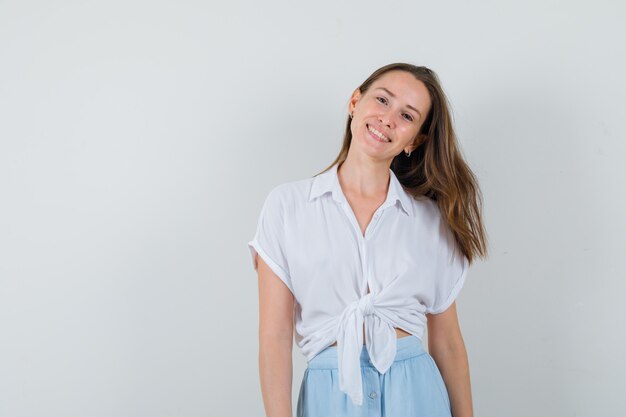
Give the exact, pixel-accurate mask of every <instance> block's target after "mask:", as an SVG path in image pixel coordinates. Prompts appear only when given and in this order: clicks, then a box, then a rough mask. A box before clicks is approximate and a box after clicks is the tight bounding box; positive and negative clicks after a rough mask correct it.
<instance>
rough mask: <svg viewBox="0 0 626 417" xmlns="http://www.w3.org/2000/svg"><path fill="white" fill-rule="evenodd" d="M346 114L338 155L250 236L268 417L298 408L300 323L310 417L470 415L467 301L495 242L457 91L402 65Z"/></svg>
mask: <svg viewBox="0 0 626 417" xmlns="http://www.w3.org/2000/svg"><path fill="white" fill-rule="evenodd" d="M348 113H349V115H348V120H347V126H346V132H345V137H344V141H343V147H342V149H341V151H340V153H339V155H338V156H337V158H336V159H335V161H334V162H333V163H332V164H331V165H330V167H328V168H326V169H325V170H324V171H322V172H321V173H319V174H317V175H316V176H314V177H312V178H307V179H304V180H298V181H292V182H287V183H283V184H280V185H278V186H276V187H274V188H273V189H272V190H271V191H270V192H269V194H268V196H267V197H266V199H265V202H264V204H263V208H262V210H261V214H260V218H259V221H258V226H257V231H256V234H255V236H254V238H253V239H252V240H251V241H250V242H248V247H249V249H250V253H251V255H252V263H253V266H254V268H255V270H257V272H258V278H259V310H260V320H259V371H260V381H261V390H262V394H263V401H264V405H265V412H266V415H267V416H268V417H288V416H289V417H290V416H291V415H292V404H291V387H292V356H291V355H292V346H293V345H292V343H293V338H294V327H295V341H296V344H297V345H298V347H299V348H300V349H301V350H302V353H303V354H304V355H305V356H306V358H307V363H308V366H307V368H306V370H305V373H304V377H303V379H302V383H301V385H300V392H299V397H298V404H297V415H298V417H331V416H332V417H341V416H397V417H419V416H424V417H439V416H441V417H444V416H448V417H449V416H451V415H453V416H454V417H472V416H473V411H472V399H471V389H470V375H469V365H468V359H467V353H466V350H465V345H464V342H463V338H462V336H461V331H460V328H459V323H458V318H457V313H456V305H455V299H456V297H457V295H458V293H459V291H460V290H461V287H462V286H463V283H464V281H465V278H466V276H467V271H468V268H469V265H470V264H471V262H472V261H473V260H474V259H475V258H476V256H481V257H485V256H486V253H487V249H486V248H487V245H486V237H485V231H484V228H483V223H482V220H481V206H482V197H481V195H480V190H479V188H478V184H477V181H476V179H475V177H474V175H473V174H472V172H471V171H470V169H469V168H468V166H467V164H466V163H465V162H464V161H463V159H462V157H461V153H460V151H459V149H458V145H457V142H456V137H455V133H454V130H453V126H452V118H451V115H450V112H449V110H448V105H447V100H446V97H445V95H444V93H443V90H442V88H441V86H440V83H439V81H438V78H437V76H436V74H435V73H434V72H433V71H431V70H430V69H428V68H426V67H417V66H414V65H410V64H405V63H396V64H390V65H386V66H384V67H382V68H380V69H378V70H376V71H375V72H374V73H373V74H372V75H370V77H369V78H367V80H365V81H364V82H363V84H361V85H360V86H359V87H358V88H357V89H356V90H355V91H354V93H353V94H352V97H351V99H350V102H349V108H348ZM257 255H258V256H257ZM294 322H295V326H294ZM426 329H427V330H428V351H426V350H425V349H424V346H423V344H422V339H423V336H424V333H425V331H426Z"/></svg>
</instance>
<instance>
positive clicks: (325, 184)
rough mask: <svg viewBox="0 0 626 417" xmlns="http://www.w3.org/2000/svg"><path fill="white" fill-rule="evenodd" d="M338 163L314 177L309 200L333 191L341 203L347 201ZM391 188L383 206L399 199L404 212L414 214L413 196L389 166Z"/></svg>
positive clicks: (334, 198) (333, 194)
mask: <svg viewBox="0 0 626 417" xmlns="http://www.w3.org/2000/svg"><path fill="white" fill-rule="evenodd" d="M337 168H338V164H335V165H333V166H332V168H330V169H329V170H328V171H326V172H322V173H321V174H319V175H317V176H315V177H313V184H312V186H311V191H310V193H309V201H313V200H314V199H315V198H317V197H319V196H320V195H322V194H324V193H327V192H331V193H332V197H333V200H335V201H337V202H338V203H340V204H344V203H347V200H346V197H345V195H344V194H343V191H342V189H341V186H340V185H339V178H338V176H337ZM389 178H390V181H389V189H388V191H387V199H386V200H385V202H384V203H383V204H382V206H381V207H382V208H385V207H388V206H391V205H394V204H395V203H396V200H397V201H400V205H401V206H402V209H403V210H404V212H405V213H406V214H407V215H409V216H411V215H413V206H412V204H411V196H410V195H409V194H408V193H407V192H406V191H405V190H404V187H402V184H400V181H398V178H396V174H395V173H394V172H393V170H392V169H391V168H389Z"/></svg>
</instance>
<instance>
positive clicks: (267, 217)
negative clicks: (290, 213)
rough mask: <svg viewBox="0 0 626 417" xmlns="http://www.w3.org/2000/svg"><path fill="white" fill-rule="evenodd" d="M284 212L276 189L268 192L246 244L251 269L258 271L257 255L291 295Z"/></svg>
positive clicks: (291, 286) (291, 287)
mask: <svg viewBox="0 0 626 417" xmlns="http://www.w3.org/2000/svg"><path fill="white" fill-rule="evenodd" d="M285 234H286V228H285V210H284V206H283V204H282V201H281V195H280V192H279V189H278V188H274V189H273V190H271V191H270V192H269V194H268V195H267V197H266V198H265V202H264V203H263V207H262V208H261V214H260V215H259V220H258V223H257V229H256V233H255V235H254V237H253V239H252V240H251V241H249V242H248V249H249V250H250V255H251V257H252V267H253V268H254V270H255V271H257V270H258V262H257V258H256V255H257V254H258V255H259V256H260V257H261V258H263V260H264V261H265V263H266V264H267V265H268V266H269V267H270V269H271V270H272V271H274V273H275V274H276V275H277V276H278V277H279V278H280V279H281V280H282V281H283V282H284V283H285V285H286V286H287V288H289V291H291V293H292V294H293V292H294V291H293V285H292V283H291V276H290V275H289V265H288V263H287V256H286V252H285Z"/></svg>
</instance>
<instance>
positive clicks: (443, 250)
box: [426, 223, 469, 314]
mask: <svg viewBox="0 0 626 417" xmlns="http://www.w3.org/2000/svg"><path fill="white" fill-rule="evenodd" d="M440 230H441V231H442V238H441V240H440V242H439V245H438V251H437V259H435V268H434V271H435V275H434V277H435V282H434V286H433V288H434V294H433V297H432V304H431V305H429V306H427V308H426V313H429V314H439V313H443V312H444V311H446V310H447V309H448V308H449V307H450V306H451V305H452V303H453V302H454V300H455V299H456V298H457V296H458V295H459V292H460V291H461V288H463V284H464V283H465V278H466V277H467V272H468V270H469V261H468V259H467V257H466V256H465V255H464V254H463V253H462V252H461V250H460V249H459V247H458V245H457V244H456V240H455V239H454V237H453V235H452V233H451V232H450V230H449V228H448V227H447V226H446V225H444V224H443V223H442V224H441V229H440Z"/></svg>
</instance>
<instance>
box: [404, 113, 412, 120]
mask: <svg viewBox="0 0 626 417" xmlns="http://www.w3.org/2000/svg"><path fill="white" fill-rule="evenodd" d="M404 115H405V116H407V117H405V120H408V121H409V122H412V121H413V116H411V115H410V114H408V113H404Z"/></svg>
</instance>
